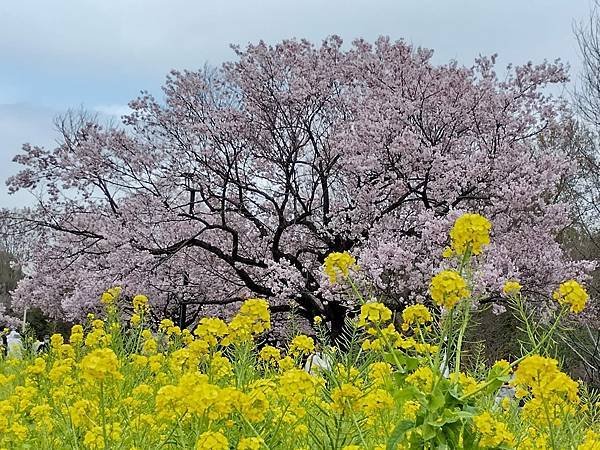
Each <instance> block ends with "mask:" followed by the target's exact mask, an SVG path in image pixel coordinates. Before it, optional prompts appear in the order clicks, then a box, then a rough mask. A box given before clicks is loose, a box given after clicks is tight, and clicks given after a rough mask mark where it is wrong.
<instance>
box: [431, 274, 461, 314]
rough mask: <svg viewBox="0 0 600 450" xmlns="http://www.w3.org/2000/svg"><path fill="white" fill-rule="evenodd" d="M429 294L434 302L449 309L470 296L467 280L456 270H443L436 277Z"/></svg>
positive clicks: (432, 280)
mask: <svg viewBox="0 0 600 450" xmlns="http://www.w3.org/2000/svg"><path fill="white" fill-rule="evenodd" d="M429 293H430V295H431V298H432V299H433V301H434V302H436V303H437V304H438V305H439V306H443V307H445V308H448V309H450V308H453V307H454V305H456V304H457V303H458V302H459V301H461V300H462V299H463V298H466V297H468V296H469V295H470V292H469V289H468V288H467V283H466V281H465V279H464V278H463V277H462V276H461V275H460V274H459V273H458V272H456V271H454V270H443V271H442V272H440V273H438V274H437V275H435V276H434V277H433V278H432V279H431V284H430V285H429Z"/></svg>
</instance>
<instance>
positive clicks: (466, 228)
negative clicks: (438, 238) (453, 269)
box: [450, 214, 492, 255]
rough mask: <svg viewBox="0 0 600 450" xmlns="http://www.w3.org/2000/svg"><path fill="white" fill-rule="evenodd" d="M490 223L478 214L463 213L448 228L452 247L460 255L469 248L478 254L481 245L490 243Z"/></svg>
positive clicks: (474, 253)
mask: <svg viewBox="0 0 600 450" xmlns="http://www.w3.org/2000/svg"><path fill="white" fill-rule="evenodd" d="M491 228H492V224H491V223H490V221H489V220H487V219H486V218H485V217H483V216H481V215H479V214H463V215H462V216H460V217H459V218H458V219H456V222H454V226H453V227H452V229H451V230H450V238H451V239H452V249H453V250H454V251H455V252H456V254H458V255H462V254H464V253H465V252H466V251H467V248H470V249H471V253H472V254H473V255H479V254H480V253H481V250H482V247H483V246H484V245H488V244H489V243H490V230H491Z"/></svg>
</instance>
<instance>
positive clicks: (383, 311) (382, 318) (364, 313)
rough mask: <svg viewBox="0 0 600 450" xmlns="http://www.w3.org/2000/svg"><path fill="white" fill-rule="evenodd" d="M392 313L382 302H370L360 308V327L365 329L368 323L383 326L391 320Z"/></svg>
mask: <svg viewBox="0 0 600 450" xmlns="http://www.w3.org/2000/svg"><path fill="white" fill-rule="evenodd" d="M391 318H392V311H390V309H389V308H388V307H387V306H385V305H384V304H383V303H381V302H369V303H365V304H364V305H362V306H361V307H360V316H359V318H358V326H359V327H364V326H365V325H367V324H368V323H371V324H382V323H384V322H387V321H389V320H391Z"/></svg>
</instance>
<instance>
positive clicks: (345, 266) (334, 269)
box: [323, 252, 356, 284]
mask: <svg viewBox="0 0 600 450" xmlns="http://www.w3.org/2000/svg"><path fill="white" fill-rule="evenodd" d="M355 268H356V259H355V258H354V256H352V255H351V254H350V253H348V252H343V253H340V252H333V253H330V254H329V255H327V257H326V258H325V262H324V264H323V272H325V274H326V275H327V276H328V277H329V281H330V282H331V283H332V284H333V283H335V282H336V281H337V280H338V278H339V277H341V278H347V277H348V275H349V274H350V269H355Z"/></svg>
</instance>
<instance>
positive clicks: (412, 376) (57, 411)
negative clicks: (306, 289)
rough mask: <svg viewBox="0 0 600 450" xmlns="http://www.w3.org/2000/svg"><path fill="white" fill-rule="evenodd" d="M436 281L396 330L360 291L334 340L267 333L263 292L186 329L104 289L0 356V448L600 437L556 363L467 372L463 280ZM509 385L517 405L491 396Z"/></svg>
mask: <svg viewBox="0 0 600 450" xmlns="http://www.w3.org/2000/svg"><path fill="white" fill-rule="evenodd" d="M473 242H474V241H473ZM473 242H471V244H469V245H473ZM348 261H349V260H348ZM352 264H353V263H352ZM348 267H349V265H348V266H346V268H348ZM337 270H340V272H339V273H341V274H342V275H343V273H344V272H343V270H342V269H340V268H339V267H338V269H336V272H335V273H336V277H337V273H338V272H337ZM467 277H468V275H467ZM469 281H471V280H470V279H469ZM431 284H432V288H431V295H432V298H433V299H434V301H436V302H437V303H438V304H440V305H442V306H445V307H446V308H448V309H447V310H445V311H442V312H440V311H436V310H429V309H428V308H427V307H425V306H424V305H421V304H416V305H412V306H409V307H407V308H406V309H404V311H403V312H402V325H401V328H400V329H398V328H397V325H398V324H397V321H396V320H394V319H395V317H394V314H393V312H392V310H391V309H390V308H388V307H387V306H386V305H384V304H383V303H381V302H377V301H370V302H362V305H361V309H360V314H359V317H358V320H356V321H354V322H350V321H349V323H348V328H347V329H346V330H345V334H344V336H343V338H342V343H343V349H342V348H335V347H332V346H331V345H329V344H330V342H327V339H326V338H325V337H321V333H318V334H319V338H318V339H317V340H315V339H314V338H313V337H310V336H307V335H303V334H300V335H296V336H294V337H293V338H292V339H291V340H290V342H289V343H288V344H287V345H285V344H283V345H280V346H278V347H276V346H274V345H268V344H266V342H265V340H266V339H265V338H266V337H267V333H268V332H269V330H270V328H271V314H270V309H269V305H268V303H267V301H266V300H264V299H258V298H251V299H248V300H246V301H245V302H244V303H243V304H242V305H241V307H240V308H239V311H238V312H237V313H236V314H235V315H234V316H233V317H232V318H231V319H230V320H223V319H220V318H216V317H202V318H200V320H199V321H198V323H197V325H196V327H195V329H194V330H193V332H192V331H190V330H188V329H183V330H182V329H180V328H179V327H178V326H176V325H175V324H174V323H173V321H172V320H171V319H168V318H165V319H163V320H161V321H160V322H159V323H158V324H157V325H158V326H156V327H151V326H150V324H149V323H148V317H149V316H150V314H149V313H150V302H149V301H148V299H147V298H146V297H144V296H142V295H137V296H135V297H134V298H133V301H132V304H131V305H127V306H126V307H125V308H123V311H120V310H119V306H120V305H119V302H120V301H122V300H123V299H122V298H121V296H120V292H119V291H114V290H113V291H109V294H110V295H103V296H102V299H101V301H102V303H103V304H104V305H105V309H106V312H107V314H106V316H105V317H104V316H102V317H100V316H99V317H96V316H93V315H92V316H90V317H89V319H88V321H87V322H86V323H85V324H77V325H74V326H73V327H72V330H71V334H70V339H69V340H68V341H66V340H65V338H64V337H63V336H62V335H58V334H56V335H53V336H52V338H51V340H50V349H49V351H48V352H47V353H43V354H41V355H31V354H28V353H24V354H23V355H22V357H21V358H13V357H10V358H7V359H0V449H8V448H10V449H13V448H14V449H20V448H81V449H86V450H87V449H89V450H96V449H106V448H124V449H139V450H142V449H156V448H195V449H197V450H198V449H201V450H209V449H210V450H229V449H237V450H262V449H265V448H271V449H282V450H287V449H294V450H308V449H311V448H331V449H333V450H338V449H346V450H365V449H374V450H383V449H386V448H395V449H402V450H417V449H422V448H472V449H479V448H480V449H484V448H515V447H516V448H519V449H537V448H577V449H578V450H589V449H594V448H599V446H600V439H599V436H600V435H599V433H598V427H599V425H600V424H599V423H598V420H597V418H598V417H600V405H595V404H594V403H593V402H590V401H587V400H585V399H586V396H584V395H580V394H581V390H580V386H579V384H578V383H577V382H575V381H574V380H573V379H571V378H570V377H569V376H568V375H567V374H566V373H564V372H562V371H561V370H560V368H559V364H558V361H556V360H554V359H551V358H546V357H543V356H540V355H536V354H531V355H527V356H526V357H523V358H521V359H519V360H517V361H514V362H513V363H509V362H508V361H504V360H500V361H497V362H496V363H494V364H493V365H492V366H491V367H490V368H489V369H488V368H484V367H477V368H476V369H475V370H472V371H470V370H469V369H465V368H464V367H463V365H461V362H460V355H461V348H460V339H459V338H456V334H457V333H454V331H455V330H454V329H453V328H452V327H450V326H449V324H450V325H452V324H453V322H452V320H453V318H454V317H457V316H458V315H459V314H460V313H462V312H463V311H467V312H468V311H469V308H454V309H452V306H454V305H455V304H456V303H457V302H459V301H460V300H461V299H463V298H465V297H466V296H468V295H469V291H468V289H467V287H466V281H465V279H463V278H462V277H461V276H460V275H459V272H455V271H451V270H447V271H443V272H441V273H439V274H438V275H436V276H435V277H434V278H433V280H432V283H431ZM565 286H566V287H565V288H563V289H562V291H561V294H560V295H561V297H560V298H561V300H560V301H562V302H563V303H565V304H569V305H570V306H571V307H573V306H574V305H575V306H576V307H577V308H579V306H580V303H581V298H582V294H581V292H580V291H579V290H578V286H579V285H576V286H575V285H573V284H572V283H571V282H567V283H565ZM467 306H469V305H467ZM132 307H133V310H134V315H137V317H138V319H136V320H135V321H134V320H133V317H130V316H129V313H128V312H125V311H131V308H132ZM461 310H462V311H461ZM561 312H562V311H561ZM558 317H562V315H558ZM462 324H463V325H464V326H461V328H460V330H464V329H465V328H466V325H468V323H466V322H462ZM551 329H552V327H551ZM319 331H324V327H319ZM460 336H461V335H459V337H460ZM286 348H287V350H286ZM449 351H453V352H454V353H455V357H454V358H452V360H450V361H449V359H450V358H448V353H449ZM514 367H516V370H514V378H513V379H512V380H511V378H510V374H511V371H512V369H513V368H514ZM506 383H510V384H512V386H513V387H514V388H515V390H516V396H517V397H518V398H520V399H522V400H523V401H524V406H523V407H522V408H521V407H519V406H518V402H516V401H512V399H511V398H510V397H505V398H503V399H501V400H500V401H498V394H499V390H500V389H501V388H502V386H503V385H505V384H506ZM576 412H578V413H579V414H578V416H577V418H575V413H576Z"/></svg>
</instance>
